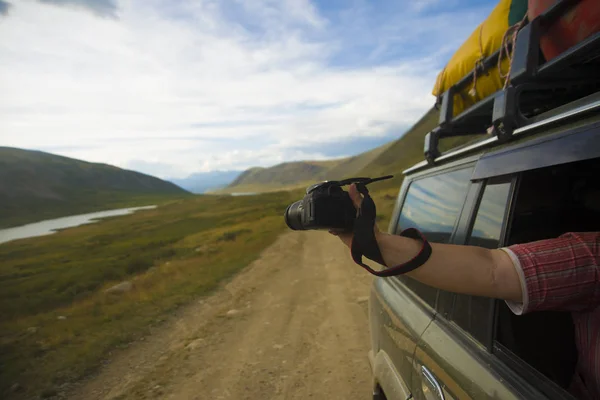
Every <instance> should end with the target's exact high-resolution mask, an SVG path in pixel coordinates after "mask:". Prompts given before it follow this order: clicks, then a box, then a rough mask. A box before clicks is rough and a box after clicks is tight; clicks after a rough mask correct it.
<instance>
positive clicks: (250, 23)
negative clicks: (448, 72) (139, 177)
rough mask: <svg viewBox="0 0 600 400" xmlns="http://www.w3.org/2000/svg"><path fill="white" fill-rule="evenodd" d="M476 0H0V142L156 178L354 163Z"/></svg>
mask: <svg viewBox="0 0 600 400" xmlns="http://www.w3.org/2000/svg"><path fill="white" fill-rule="evenodd" d="M495 4H496V1H495V0H494V1H489V0H487V1H486V0H479V1H476V0H460V1H459V0H412V1H407V0H372V1H367V0H318V1H310V0H121V1H120V0H0V146H11V147H20V148H26V149H36V150H42V151H47V152H51V153H55V154H60V155H64V156H68V157H73V158H78V159H83V160H86V161H93V162H103V163H108V164H113V165H116V166H119V167H122V168H128V169H133V170H136V171H140V172H144V173H148V174H152V175H156V176H159V177H161V178H183V177H186V176H188V175H190V174H192V173H196V172H207V171H213V170H242V169H245V168H248V167H253V166H272V165H275V164H279V163H281V162H285V161H294V160H309V159H310V160H322V159H328V158H337V157H343V156H348V155H354V154H358V153H360V152H363V151H366V150H369V149H371V148H374V147H376V146H378V145H381V144H384V143H387V142H389V141H391V140H394V139H397V138H399V137H400V136H401V135H402V134H403V133H404V132H405V131H406V130H407V129H408V128H410V126H411V125H412V124H413V123H414V122H416V121H417V120H418V119H419V118H420V117H421V116H422V115H423V114H424V113H425V112H426V111H427V110H428V109H429V108H431V107H432V105H433V104H434V102H435V99H434V97H433V96H432V95H431V90H432V88H433V83H434V81H435V77H436V75H437V73H438V72H439V71H440V70H441V69H442V68H443V66H444V65H445V63H446V62H447V61H448V59H449V58H450V57H451V55H452V53H453V52H454V51H455V50H456V49H457V48H458V47H459V46H460V44H461V43H462V42H463V41H464V40H465V39H466V38H467V37H468V36H469V34H470V33H471V32H472V31H473V30H474V29H475V27H476V26H477V25H478V24H479V23H480V22H481V21H483V20H484V19H485V17H486V16H487V15H488V14H489V12H490V11H491V9H492V8H493V7H494V5H495Z"/></svg>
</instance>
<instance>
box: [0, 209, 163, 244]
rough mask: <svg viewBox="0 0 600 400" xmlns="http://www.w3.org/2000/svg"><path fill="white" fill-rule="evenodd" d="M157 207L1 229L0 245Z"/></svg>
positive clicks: (102, 213)
mask: <svg viewBox="0 0 600 400" xmlns="http://www.w3.org/2000/svg"><path fill="white" fill-rule="evenodd" d="M153 208H156V206H144V207H131V208H120V209H117V210H107V211H97V212H93V213H89V214H79V215H71V216H68V217H62V218H56V219H47V220H44V221H39V222H34V223H31V224H27V225H22V226H17V227H14V228H7V229H0V243H6V242H10V241H11V240H16V239H25V238H30V237H36V236H45V235H51V234H53V233H55V232H56V231H57V230H59V229H65V228H72V227H75V226H79V225H85V224H93V223H95V222H98V221H99V220H100V219H102V218H107V217H117V216H120V215H127V214H131V213H134V212H136V211H138V210H150V209H153Z"/></svg>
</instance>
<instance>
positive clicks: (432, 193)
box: [398, 168, 472, 243]
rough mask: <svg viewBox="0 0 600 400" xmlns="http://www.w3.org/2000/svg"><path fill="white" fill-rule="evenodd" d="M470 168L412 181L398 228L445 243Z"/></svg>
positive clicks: (460, 202)
mask: <svg viewBox="0 0 600 400" xmlns="http://www.w3.org/2000/svg"><path fill="white" fill-rule="evenodd" d="M471 172H472V169H471V168H467V169H461V170H458V171H453V172H449V173H446V174H441V175H435V176H431V177H428V178H424V179H420V180H418V181H415V182H412V183H411V185H410V188H409V189H408V194H407V196H406V200H404V205H403V207H402V212H401V213H400V219H399V221H398V222H399V229H407V228H417V229H419V230H420V231H421V232H422V233H423V234H424V235H425V237H426V238H427V240H429V241H431V242H436V243H448V242H449V241H450V236H451V234H452V231H453V230H454V225H455V223H456V220H457V218H458V215H459V213H460V210H461V209H462V206H463V202H464V200H465V196H466V194H467V188H468V186H469V179H470V178H471Z"/></svg>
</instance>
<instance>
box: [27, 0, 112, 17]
mask: <svg viewBox="0 0 600 400" xmlns="http://www.w3.org/2000/svg"><path fill="white" fill-rule="evenodd" d="M38 1H39V2H42V3H46V4H53V5H57V6H67V7H80V8H83V9H87V10H89V11H91V12H92V13H94V14H96V15H98V16H101V17H116V16H117V4H116V2H115V0H38Z"/></svg>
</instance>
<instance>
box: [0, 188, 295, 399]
mask: <svg viewBox="0 0 600 400" xmlns="http://www.w3.org/2000/svg"><path fill="white" fill-rule="evenodd" d="M301 195H302V192H279V193H269V194H263V195H258V196H244V197H231V196H194V197H191V198H190V197H188V198H185V199H181V200H177V201H171V202H168V203H166V204H163V205H161V206H160V207H158V208H157V209H155V210H145V211H140V212H138V213H136V214H133V215H129V216H124V217H116V218H110V219H106V220H103V221H102V222H100V223H97V224H92V225H86V226H82V227H78V228H73V229H67V230H65V231H62V232H60V233H58V234H55V235H51V236H46V237H39V238H32V239H25V240H21V241H15V242H10V243H6V244H2V245H0V313H1V315H2V321H1V322H0V397H3V398H6V395H7V394H9V395H10V396H11V397H12V396H15V397H31V396H42V397H44V396H46V397H50V396H51V395H52V394H53V393H55V392H56V391H57V390H59V388H60V386H61V384H63V383H64V382H68V381H73V380H76V379H78V378H81V377H82V376H84V375H86V374H88V373H90V372H91V371H93V370H94V369H95V368H96V367H97V366H98V365H99V363H100V362H101V360H102V359H103V358H105V357H106V355H107V353H108V352H109V351H110V350H111V349H114V348H115V347H118V346H122V345H125V344H127V343H129V342H131V341H132V340H135V339H136V338H138V337H141V336H144V335H146V334H147V333H148V329H149V327H151V326H152V325H155V324H158V323H160V322H161V321H163V320H164V318H165V316H166V315H167V314H168V313H169V312H170V311H172V310H173V309H175V308H177V307H178V306H180V305H183V304H186V303H188V302H189V301H190V300H192V299H194V298H197V297H198V296H202V295H205V294H207V293H209V292H210V291H211V290H213V289H214V288H216V287H217V285H218V284H219V282H220V281H222V280H223V279H226V278H228V277H230V276H232V275H233V274H235V273H236V272H238V271H239V270H240V269H242V268H244V267H245V266H246V265H248V263H250V262H251V261H252V260H254V259H255V258H256V257H257V256H258V255H259V254H260V252H261V251H262V250H263V249H264V248H265V247H267V246H268V245H269V244H271V243H272V242H273V241H274V240H275V238H276V237H277V236H278V235H279V234H280V233H281V232H282V231H283V230H284V229H285V224H284V222H283V218H282V215H283V212H284V210H285V208H286V206H287V205H288V204H289V203H291V202H292V201H295V200H297V199H299V198H300V197H301ZM123 281H129V282H131V283H132V284H133V289H132V290H131V291H129V292H126V293H123V294H119V295H115V294H106V293H105V291H106V289H107V288H109V287H111V286H113V285H115V284H117V283H120V282H123ZM14 384H18V385H19V386H20V387H21V388H20V389H19V390H18V391H17V393H11V392H10V389H9V388H10V387H11V386H13V385H14Z"/></svg>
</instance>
